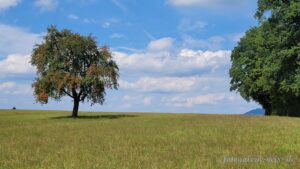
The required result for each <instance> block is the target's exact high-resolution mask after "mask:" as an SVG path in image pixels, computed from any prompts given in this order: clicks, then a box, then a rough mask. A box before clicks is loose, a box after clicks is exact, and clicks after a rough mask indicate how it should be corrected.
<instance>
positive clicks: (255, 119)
mask: <svg viewBox="0 0 300 169" xmlns="http://www.w3.org/2000/svg"><path fill="white" fill-rule="evenodd" d="M69 115H70V113H69V112H60V111H29V110H27V111H21V110H0V169H57V168H58V169H60V168H62V169H72V168H74V169H75V168H76V169H77V168H80V169H102V168H103V169H148V168H149V169H162V168H166V169H189V168H191V169H223V168H224V169H240V168H245V169H246V168H249V169H253V168H254V169H255V168H259V169H260V168H262V169H287V168H288V169H299V168H300V119H299V118H286V117H262V116H238V115H196V114H158V113H86V112H80V113H79V115H80V116H81V117H80V118H79V119H76V120H74V119H71V118H68V116H69ZM247 160H248V161H247ZM255 160H256V161H255Z"/></svg>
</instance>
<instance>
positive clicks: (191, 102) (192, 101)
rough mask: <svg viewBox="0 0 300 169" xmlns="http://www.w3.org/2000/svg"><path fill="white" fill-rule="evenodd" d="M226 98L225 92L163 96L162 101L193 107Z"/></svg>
mask: <svg viewBox="0 0 300 169" xmlns="http://www.w3.org/2000/svg"><path fill="white" fill-rule="evenodd" d="M226 99H228V97H227V95H226V94H223V93H216V94H206V95H201V96H195V97H184V96H173V97H164V98H162V102H163V103H165V104H166V105H168V106H175V107H193V106H195V105H203V104H218V103H219V102H221V101H224V100H226Z"/></svg>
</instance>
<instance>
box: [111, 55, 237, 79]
mask: <svg viewBox="0 0 300 169" xmlns="http://www.w3.org/2000/svg"><path fill="white" fill-rule="evenodd" d="M230 53H231V52H230V51H223V50H220V51H215V52H214V51H196V50H190V49H182V50H180V51H179V52H178V53H175V54H171V53H170V52H166V51H161V52H156V53H153V52H145V53H134V54H126V53H123V52H113V55H114V58H115V60H116V62H117V63H118V64H119V66H120V68H121V70H123V71H137V70H139V71H146V72H152V73H154V72H156V73H161V74H176V73H188V72H191V71H195V70H206V69H208V70H215V69H217V68H219V67H222V66H224V65H228V64H230Z"/></svg>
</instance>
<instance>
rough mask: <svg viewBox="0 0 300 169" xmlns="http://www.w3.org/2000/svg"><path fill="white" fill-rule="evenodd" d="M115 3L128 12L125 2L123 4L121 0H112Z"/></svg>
mask: <svg viewBox="0 0 300 169" xmlns="http://www.w3.org/2000/svg"><path fill="white" fill-rule="evenodd" d="M111 1H112V3H113V4H115V5H116V6H117V7H118V8H120V9H121V10H122V11H123V12H127V8H126V6H125V5H124V4H122V3H121V2H120V1H119V0H111Z"/></svg>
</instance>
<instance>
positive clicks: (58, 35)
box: [31, 26, 119, 117]
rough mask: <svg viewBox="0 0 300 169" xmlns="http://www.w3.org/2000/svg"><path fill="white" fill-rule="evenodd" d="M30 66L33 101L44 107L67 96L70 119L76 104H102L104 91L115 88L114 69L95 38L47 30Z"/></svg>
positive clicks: (116, 86) (76, 108)
mask: <svg viewBox="0 0 300 169" xmlns="http://www.w3.org/2000/svg"><path fill="white" fill-rule="evenodd" d="M31 63H32V65H34V66H35V67H36V68H37V78H36V80H35V82H34V83H33V87H34V95H35V97H36V100H37V101H38V102H41V103H44V104H46V103H48V100H49V98H53V99H54V100H58V101H59V100H60V99H61V98H62V97H63V96H69V97H71V98H72V99H73V101H74V107H73V114H72V116H73V117H77V116H78V107H79V103H80V102H84V101H85V100H87V101H89V102H91V104H95V103H99V104H103V103H104V101H105V89H106V88H109V89H117V88H118V76H119V74H118V66H117V64H116V62H115V61H114V60H113V58H112V54H111V52H110V50H109V48H108V47H107V46H103V47H100V48H99V47H98V46H97V42H96V40H95V38H93V37H92V36H82V35H80V34H77V33H73V32H71V31H70V30H67V29H64V30H62V31H59V30H58V29H57V28H56V27H54V26H50V27H49V28H48V31H47V34H46V35H45V36H44V41H43V43H42V44H38V45H36V47H35V48H34V49H33V52H32V58H31Z"/></svg>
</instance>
